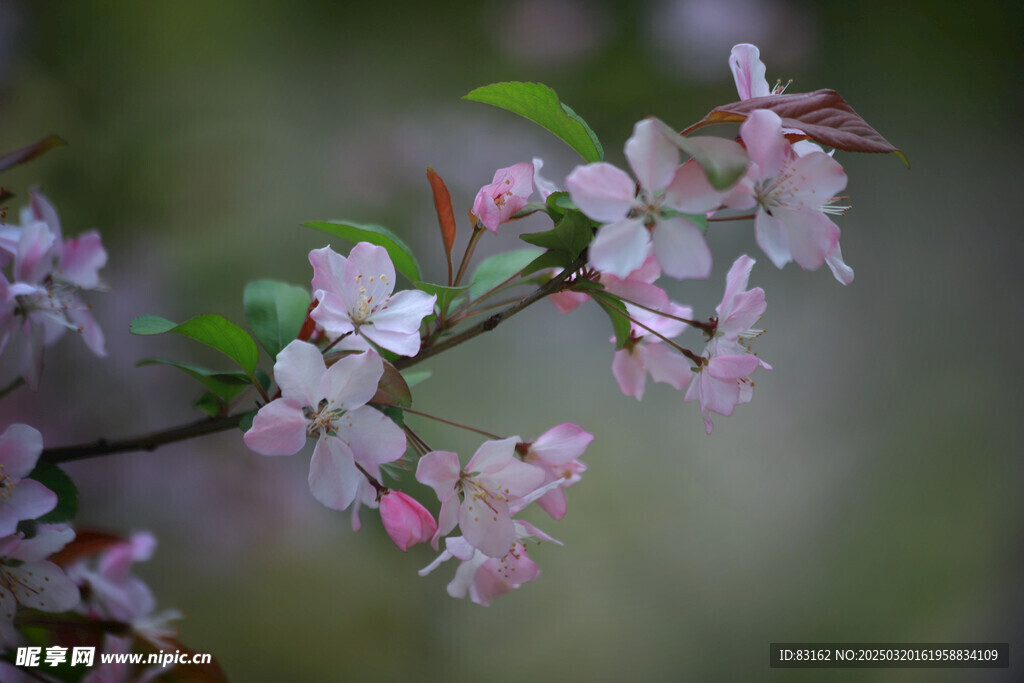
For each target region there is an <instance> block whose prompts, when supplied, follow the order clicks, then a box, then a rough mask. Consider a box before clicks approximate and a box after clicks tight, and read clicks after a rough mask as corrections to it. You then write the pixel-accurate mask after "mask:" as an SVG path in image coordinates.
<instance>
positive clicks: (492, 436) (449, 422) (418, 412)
mask: <svg viewBox="0 0 1024 683" xmlns="http://www.w3.org/2000/svg"><path fill="white" fill-rule="evenodd" d="M402 410H403V411H405V412H407V413H412V414H413V415H419V416H420V417H425V418H427V419H428V420H434V421H436V422H443V423H444V424H446V425H451V426H452V427H458V428H459V429H465V430H466V431H469V432H476V433H477V434H482V435H483V436H486V437H487V438H489V439H501V438H502V437H500V436H498V435H497V434H491V433H490V432H485V431H484V430H482V429H477V428H476V427H470V426H469V425H464V424H462V423H461V422H455V421H454V420H446V419H445V418H443V417H438V416H437V415H431V414H430V413H424V412H423V411H422V410H413V409H412V408H402Z"/></svg>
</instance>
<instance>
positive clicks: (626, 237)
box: [565, 118, 724, 279]
mask: <svg viewBox="0 0 1024 683" xmlns="http://www.w3.org/2000/svg"><path fill="white" fill-rule="evenodd" d="M661 125H664V124H661V123H660V122H658V121H656V120H655V119H652V118H648V119H644V120H643V121H640V122H638V123H637V124H636V126H635V127H634V128H633V135H632V136H630V138H629V140H627V141H626V148H625V151H626V159H627V160H628V161H629V165H630V168H632V169H633V172H634V173H635V175H636V177H637V181H638V183H634V181H633V179H632V178H630V177H629V175H628V174H626V172H625V171H622V170H620V169H618V168H616V167H615V166H612V165H611V164H608V163H605V162H598V163H594V164H588V165H586V166H577V167H576V168H575V169H573V171H572V173H570V174H569V177H567V178H566V179H565V184H566V187H567V188H568V190H569V195H570V197H571V198H572V201H573V202H574V203H575V204H576V206H578V207H579V208H580V210H581V211H582V212H583V213H585V214H586V215H587V216H589V217H590V218H592V219H594V220H595V221H600V222H601V223H604V224H605V225H603V226H602V227H601V228H599V229H598V232H597V236H596V237H595V238H594V241H593V242H592V243H591V245H590V252H589V253H590V265H591V266H592V267H594V268H596V269H597V270H600V271H601V272H607V273H611V274H612V275H616V276H618V277H626V276H627V275H628V274H629V273H630V272H632V271H634V270H636V269H637V268H639V267H640V266H641V265H642V264H643V263H644V259H646V258H647V255H648V254H649V253H650V252H651V251H652V248H653V252H654V255H655V257H656V258H657V260H658V264H659V265H660V266H661V269H662V270H663V271H665V273H666V274H667V275H669V276H671V277H674V278H677V279H684V278H699V279H703V278H706V277H707V276H708V275H709V274H710V273H711V251H710V250H709V249H708V245H707V243H706V242H705V241H704V235H703V234H702V233H701V231H700V228H698V227H697V226H696V225H695V224H694V223H692V222H691V221H690V220H688V219H686V218H684V217H682V216H679V215H676V214H675V213H674V212H682V213H689V214H699V213H705V212H707V211H710V210H712V209H717V208H718V207H719V204H720V200H721V198H722V196H724V195H723V193H720V192H716V191H714V190H713V189H712V188H711V185H710V183H709V182H708V179H707V176H706V174H705V173H704V170H703V169H702V168H701V167H700V166H699V165H697V164H696V163H686V164H683V165H682V166H680V165H679V149H678V148H677V147H676V146H675V144H674V143H673V142H672V141H671V140H669V139H668V138H667V137H665V135H664V134H662V132H661V131H660V130H659V127H660V126H661Z"/></svg>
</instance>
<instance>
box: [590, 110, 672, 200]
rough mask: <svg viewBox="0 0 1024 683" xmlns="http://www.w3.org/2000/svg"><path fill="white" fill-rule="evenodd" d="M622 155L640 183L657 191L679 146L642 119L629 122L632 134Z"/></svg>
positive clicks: (651, 121)
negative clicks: (633, 123) (624, 154)
mask: <svg viewBox="0 0 1024 683" xmlns="http://www.w3.org/2000/svg"><path fill="white" fill-rule="evenodd" d="M626 159H628V160H629V167H630V168H632V169H633V173H635V174H636V178H637V180H639V181H640V187H642V188H644V189H646V190H649V191H651V192H658V191H661V190H664V189H665V188H666V187H668V184H669V183H671V182H672V177H673V175H674V174H675V172H676V168H677V167H678V166H679V148H678V147H676V146H675V144H674V143H673V142H672V141H671V140H669V139H668V138H667V137H665V136H664V135H663V134H662V132H661V131H660V130H659V129H658V124H657V122H656V121H655V120H654V119H644V120H642V121H638V122H637V124H636V125H635V126H633V135H631V136H630V138H629V139H628V140H626ZM584 213H586V212H584Z"/></svg>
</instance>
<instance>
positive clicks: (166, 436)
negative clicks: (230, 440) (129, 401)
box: [39, 413, 245, 465]
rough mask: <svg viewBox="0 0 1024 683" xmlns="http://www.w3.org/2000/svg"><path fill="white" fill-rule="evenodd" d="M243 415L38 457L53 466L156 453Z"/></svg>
mask: <svg viewBox="0 0 1024 683" xmlns="http://www.w3.org/2000/svg"><path fill="white" fill-rule="evenodd" d="M243 415H245V413H237V414H235V415H228V416H227V417H215V418H203V419H202V420H198V421H196V422H191V423H189V424H186V425H182V426H180V427H173V428H171V429H165V430H163V431H159V432H153V433H152V434H146V435H143V436H137V437H133V438H130V439H122V440H120V441H108V440H107V439H97V440H96V441H93V442H91V443H86V444H79V445H77V446H61V447H58V448H46V449H44V450H43V454H42V455H41V456H40V457H39V459H40V460H44V461H46V462H49V463H52V464H54V465H56V464H59V463H62V462H70V461H72V460H82V459H84V458H92V457H96V456H99V455H111V454H113V453H123V452H126V451H155V450H156V449H157V448H159V447H160V446H163V445H165V444H169V443H174V442H176V441H184V440H186V439H192V438H195V437H197V436H206V435H207V434H216V433H217V432H223V431H226V430H228V429H232V428H237V427H238V425H239V423H241V421H242V416H243Z"/></svg>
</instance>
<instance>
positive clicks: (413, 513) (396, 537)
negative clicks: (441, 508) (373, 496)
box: [380, 491, 437, 553]
mask: <svg viewBox="0 0 1024 683" xmlns="http://www.w3.org/2000/svg"><path fill="white" fill-rule="evenodd" d="M380 521H381V522H383V523H384V530H385V531H387V532H388V536H390V537H391V540H392V541H394V542H395V545H397V546H398V547H399V548H400V549H401V550H402V552H403V553H404V552H405V551H407V550H408V549H409V547H410V546H414V545H416V544H417V543H422V542H423V541H429V540H430V537H431V536H433V535H434V532H435V531H437V522H435V521H434V518H433V516H432V515H431V514H430V512H429V511H428V510H427V509H426V508H425V507H423V506H422V505H420V504H419V502H418V501H416V499H414V498H412V497H410V496H407V495H406V494H404V493H402V492H401V491H388V492H387V493H385V494H384V495H383V496H382V497H381V499H380Z"/></svg>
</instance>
